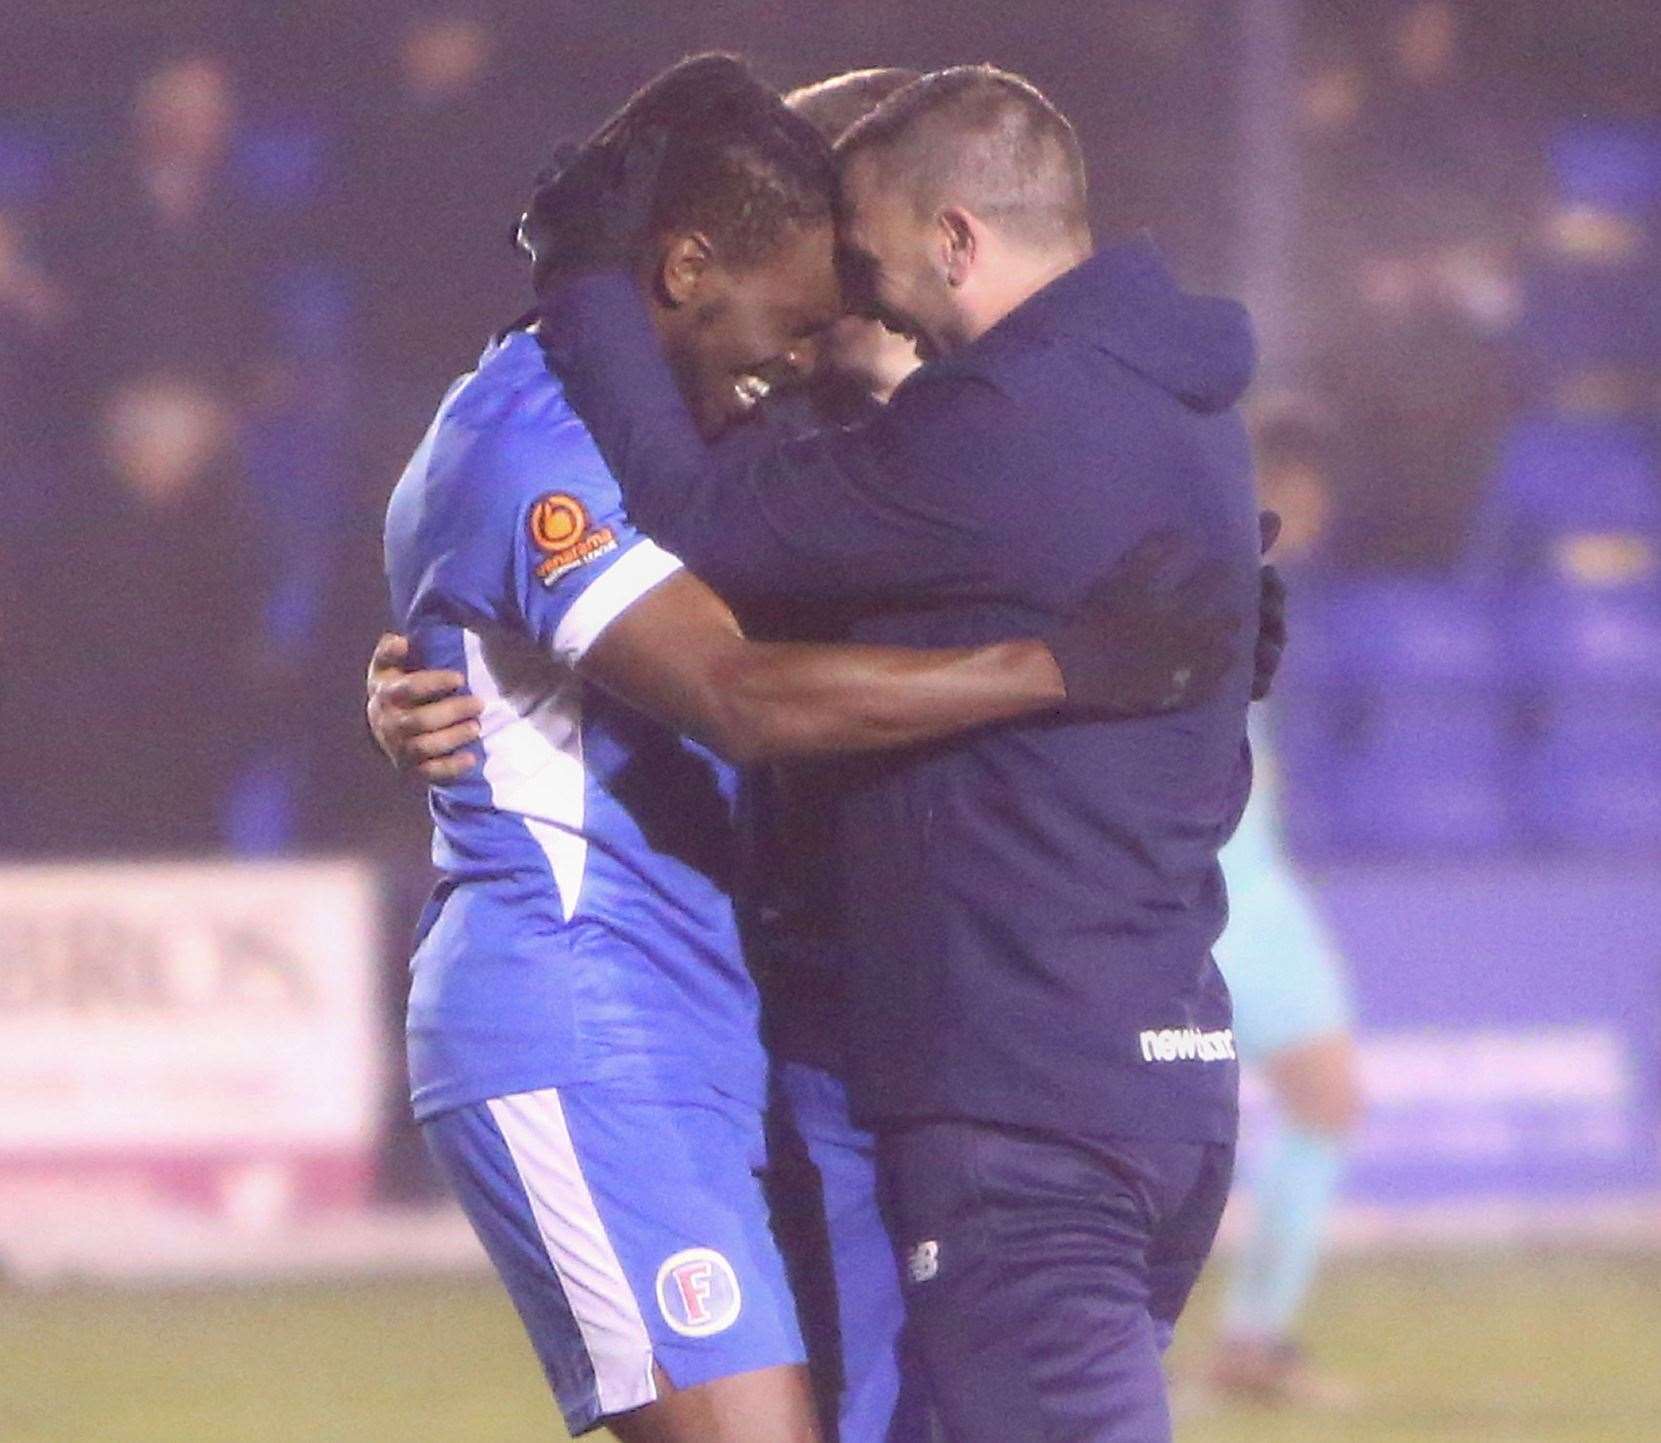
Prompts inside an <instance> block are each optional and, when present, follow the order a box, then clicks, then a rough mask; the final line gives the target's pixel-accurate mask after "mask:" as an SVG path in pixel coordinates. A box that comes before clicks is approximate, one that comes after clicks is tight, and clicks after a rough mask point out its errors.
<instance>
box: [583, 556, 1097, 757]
mask: <svg viewBox="0 0 1661 1443" xmlns="http://www.w3.org/2000/svg"><path fill="white" fill-rule="evenodd" d="M578 670H579V672H581V673H582V675H584V676H585V677H587V678H588V679H589V680H591V681H594V682H596V683H598V684H599V685H601V686H603V687H605V688H606V689H607V690H608V691H611V692H613V693H615V694H616V695H618V696H619V697H621V698H622V699H623V700H625V701H627V702H629V703H630V704H631V705H633V706H635V707H637V708H638V709H640V710H641V711H644V712H647V713H649V714H650V715H652V716H654V717H656V718H657V719H658V720H659V721H662V722H664V723H665V724H667V725H669V726H671V727H674V728H675V729H676V730H678V731H682V732H684V733H686V734H687V735H689V736H693V737H696V738H697V739H698V740H699V741H702V742H704V743H705V744H706V745H708V746H710V747H711V748H712V749H714V750H715V751H718V752H720V753H721V754H722V755H723V756H725V757H727V758H728V759H729V760H731V761H734V762H737V763H740V764H748V763H753V762H760V761H771V760H776V759H781V758H785V757H806V756H819V755H824V754H829V753H836V752H858V751H881V750H887V749H890V748H895V747H904V746H911V745H915V744H917V743H920V742H927V741H933V740H935V739H937V738H940V737H944V736H950V735H953V734H955V733H957V732H962V731H968V730H971V729H972V728H975V727H979V726H986V725H989V724H990V723H993V722H999V721H1008V720H1010V719H1012V718H1014V717H1019V716H1025V715H1028V714H1030V713H1035V712H1041V711H1052V710H1056V709H1058V708H1060V707H1061V706H1062V705H1063V704H1064V703H1065V702H1066V700H1067V692H1066V687H1065V684H1064V683H1063V681H1062V676H1061V672H1060V669H1059V668H1058V667H1057V665H1056V662H1055V658H1054V657H1053V656H1052V655H1051V652H1050V650H1049V648H1048V647H1047V646H1046V645H1045V644H1044V643H1043V642H1041V641H1037V640H1025V641H1009V642H1001V643H996V644H993V645H988V646H980V647H957V648H949V649H942V650H930V651H921V650H910V649H907V648H903V647H885V646H858V645H817V644H806V643H800V644H798V643H782V644H774V643H767V642H755V641H749V640H747V639H746V638H745V637H744V635H743V634H742V633H741V632H740V631H739V628H738V624H737V622H736V621H734V620H733V617H732V613H731V612H730V611H728V610H727V607H726V605H725V604H724V603H723V602H722V601H721V600H720V598H719V597H717V596H716V595H715V593H714V592H712V591H711V590H710V589H709V588H708V587H706V586H705V585H704V584H703V583H702V582H701V581H699V580H698V579H697V578H696V577H694V576H691V575H689V574H687V573H685V572H682V573H678V574H677V575H675V576H672V577H670V578H669V579H668V580H667V581H665V582H663V583H662V584H661V585H659V586H658V587H656V588H655V589H654V590H652V591H651V592H649V593H647V594H646V595H645V596H644V597H642V598H641V599H640V600H639V601H638V602H636V603H635V604H634V605H633V606H631V607H630V608H629V609H628V610H627V611H626V612H624V613H623V614H622V615H621V616H619V617H618V618H617V620H616V621H614V622H612V624H611V625H610V626H609V627H607V628H606V630H605V631H604V632H602V633H601V635H600V637H599V639H598V640H597V641H596V642H595V643H594V645H593V646H592V647H591V648H590V649H589V651H588V653H587V654H586V655H585V656H584V657H583V659H582V661H581V662H580V663H579V664H578Z"/></svg>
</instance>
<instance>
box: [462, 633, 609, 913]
mask: <svg viewBox="0 0 1661 1443" xmlns="http://www.w3.org/2000/svg"><path fill="white" fill-rule="evenodd" d="M461 637H462V647H463V650H464V652H465V655H466V658H467V686H468V689H469V690H470V691H471V692H472V693H473V695H474V696H476V697H478V699H479V700H480V701H482V702H483V703H484V711H483V713H482V714H481V715H480V717H479V746H480V749H481V750H482V751H483V752H484V767H483V771H484V780H485V783H486V785H487V786H488V787H489V788H490V800H491V803H492V805H494V806H495V807H496V809H497V810H498V811H501V812H506V813H509V814H511V815H513V816H516V817H518V818H519V819H520V820H521V821H523V822H524V824H525V828H526V830H527V831H529V832H530V834H531V837H532V839H533V840H534V841H535V842H536V844H537V846H539V847H540V848H541V849H542V855H543V856H545V857H546V858H547V859H548V869H549V870H550V871H551V872H552V873H553V874H554V885H555V887H557V888H558V889H559V901H560V907H561V909H562V910H563V911H564V913H565V920H566V921H568V922H569V921H570V920H571V918H572V917H573V916H575V915H576V911H577V899H578V896H579V895H580V894H581V892H582V884H583V873H584V872H585V871H586V870H587V867H588V839H587V838H586V837H584V836H583V834H582V825H583V814H584V810H585V808H586V804H587V790H588V776H587V772H586V770H585V768H584V766H583V737H582V720H583V704H582V683H581V682H580V681H579V680H578V679H577V677H576V675H575V673H573V672H570V671H567V670H566V669H565V668H564V667H562V666H560V664H559V663H558V662H556V661H554V660H553V659H552V658H550V657H549V656H548V655H547V654H546V653H544V652H543V651H542V650H541V649H540V648H539V647H537V646H536V645H535V644H534V643H532V642H531V641H530V640H529V638H526V637H522V636H519V635H517V634H514V633H508V632H492V633H491V634H490V635H489V637H488V638H486V637H484V636H482V635H480V634H479V633H478V632H474V631H463V632H462V634H461Z"/></svg>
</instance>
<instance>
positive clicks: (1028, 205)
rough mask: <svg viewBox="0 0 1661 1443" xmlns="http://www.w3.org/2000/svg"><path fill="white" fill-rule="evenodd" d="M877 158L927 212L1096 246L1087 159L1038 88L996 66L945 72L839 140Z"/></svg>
mask: <svg viewBox="0 0 1661 1443" xmlns="http://www.w3.org/2000/svg"><path fill="white" fill-rule="evenodd" d="M836 150H837V156H838V158H839V159H840V160H841V161H842V163H843V165H844V166H847V165H848V164H850V163H852V162H853V161H854V160H855V159H856V158H870V159H872V160H874V161H875V162H876V163H877V164H879V165H880V166H881V167H882V173H883V177H884V181H885V183H888V184H892V185H894V186H897V187H900V188H902V189H903V190H904V191H905V192H907V193H908V194H909V195H910V196H911V198H912V201H913V203H914V205H915V207H916V209H917V211H918V213H919V215H927V214H931V213H933V212H934V211H936V210H938V209H940V208H941V207H943V206H948V205H956V206H961V207H963V208H964V209H965V210H968V211H971V212H973V213H974V214H975V215H977V216H979V217H980V218H981V219H983V220H985V221H987V222H988V223H990V224H993V225H996V226H998V227H1000V228H1001V229H1003V230H1004V231H1006V232H1007V233H1009V234H1010V235H1011V236H1012V237H1018V238H1020V239H1021V240H1023V241H1025V242H1027V243H1028V244H1031V245H1033V246H1038V247H1047V246H1051V245H1058V244H1077V243H1079V242H1080V241H1083V242H1085V243H1088V237H1089V230H1090V221H1089V210H1088V197H1087V191H1086V185H1085V175H1084V158H1083V156H1082V154H1081V152H1080V150H1079V143H1078V137H1077V136H1076V135H1075V134H1074V133H1073V127H1072V125H1071V124H1069V122H1068V120H1067V118H1066V117H1065V116H1064V115H1062V114H1061V112H1060V111H1059V110H1057V109H1056V108H1055V106H1053V105H1052V104H1051V103H1050V102H1049V101H1048V100H1047V99H1045V97H1044V96H1043V95H1042V94H1041V93H1040V92H1039V90H1038V89H1037V87H1035V86H1034V85H1032V84H1031V83H1030V82H1028V81H1026V80H1023V79H1022V78H1021V77H1020V76H1018V75H1012V74H1010V73H1009V72H1008V71H1006V70H998V69H995V68H994V67H993V66H990V65H962V66H957V67H955V68H953V69H950V70H937V71H934V72H932V73H930V74H928V75H924V76H922V77H921V78H919V79H917V80H915V81H913V82H912V83H911V84H909V85H906V86H903V87H901V88H900V89H898V90H896V91H895V92H894V93H893V94H892V95H890V96H889V97H888V98H887V99H886V100H885V101H883V102H882V103H881V104H880V105H878V106H877V108H876V109H875V110H873V111H872V112H871V113H870V114H869V115H867V116H866V117H865V118H864V119H862V120H859V121H857V122H855V123H854V124H853V126H852V127H851V128H850V129H849V130H848V131H847V132H846V133H844V134H842V135H841V136H840V137H839V138H838V140H837V143H836Z"/></svg>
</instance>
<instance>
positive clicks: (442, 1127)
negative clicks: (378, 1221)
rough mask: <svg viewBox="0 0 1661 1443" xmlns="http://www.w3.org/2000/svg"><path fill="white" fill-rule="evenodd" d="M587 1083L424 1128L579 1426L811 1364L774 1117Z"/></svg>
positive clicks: (496, 1102) (568, 1416)
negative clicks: (777, 1180) (773, 1222)
mask: <svg viewBox="0 0 1661 1443" xmlns="http://www.w3.org/2000/svg"><path fill="white" fill-rule="evenodd" d="M642 1092H643V1089H635V1088H619V1087H617V1086H615V1085H610V1084H606V1085H601V1084H583V1085H577V1086H572V1087H561V1088H543V1089H540V1090H538V1091H535V1092H522V1093H516V1094H514V1095H512V1096H509V1097H496V1098H491V1099H490V1100H489V1101H486V1102H481V1103H475V1104H473V1105H471V1106H467V1107H460V1108H456V1109H454V1110H453V1111H450V1112H445V1113H442V1114H440V1115H439V1116H437V1117H434V1118H432V1119H430V1120H429V1121H427V1122H426V1123H425V1124H424V1125H423V1131H424V1132H425V1134H426V1138H427V1143H428V1146H429V1147H430V1148H431V1150H432V1152H433V1155H434V1156H435V1157H436V1158H437V1160H438V1162H439V1165H440V1167H441V1168H442V1169H443V1171H444V1173H445V1176H446V1177H447V1178H448V1180H449V1182H450V1186H451V1187H452V1188H453V1189H454V1191H455V1194H456V1197H457V1198H458V1199H459V1201H460V1202H461V1205H462V1208H463V1209H464V1210H465V1212H466V1213H467V1216H468V1218H469V1220H470V1221H471V1222H472V1224H473V1228H474V1231H475V1232H477V1233H478V1236H479V1240H480V1241H481V1242H482V1243H483V1244H484V1248H485V1251H486V1252H487V1253H488V1254H489V1255H490V1259H491V1261H492V1262H493V1263H494V1264H495V1266H496V1271H497V1272H498V1273H499V1274H500V1276H501V1278H502V1281H503V1283H504V1284H505V1285H506V1286H507V1290H508V1293H509V1295H510V1296H511V1297H512V1299H513V1302H514V1306H515V1307H516V1308H517V1309H518V1311H519V1316H520V1319H521V1320H522V1321H523V1323H524V1325H525V1329H526V1331H527V1332H528V1333H529V1334H530V1339H531V1345H532V1347H533V1348H534V1349H535V1350H536V1354H537V1357H538V1359H539V1360H540V1362H541V1364H542V1368H543V1371H544V1373H545V1374H546V1375H547V1378H548V1382H549V1385H550V1386H551V1387H552V1388H553V1391H554V1395H555V1397H556V1398H557V1399H558V1401H559V1406H560V1410H561V1412H562V1413H563V1414H564V1416H565V1425H566V1427H567V1429H568V1430H569V1431H570V1432H571V1433H572V1434H573V1435H575V1434H578V1433H582V1432H585V1431H587V1430H589V1429H592V1428H594V1427H596V1426H598V1425H599V1424H600V1423H601V1422H602V1421H603V1420H604V1419H605V1418H607V1417H609V1416H610V1415H612V1414H616V1413H624V1412H628V1411H629V1410H631V1409H634V1408H639V1407H642V1406H643V1405H645V1404H647V1403H650V1402H653V1401H654V1400H655V1399H656V1398H657V1396H658V1385H657V1381H656V1377H655V1370H657V1369H661V1370H662V1372H663V1374H664V1375H665V1376H667V1378H668V1379H669V1381H670V1383H671V1384H672V1385H673V1386H674V1387H676V1388H691V1387H696V1386H697V1385H698V1384H700V1383H707V1382H711V1381H713V1380H714V1379H717V1378H723V1377H728V1376H732V1375H735V1374H739V1373H748V1372H752V1371H754V1370H756V1369H760V1368H770V1367H776V1366H780V1365H784V1364H800V1363H803V1362H805V1361H806V1355H805V1352H804V1350H803V1346H802V1338H801V1332H800V1329H799V1327H798V1325H797V1321H796V1312H795V1305H794V1303H793V1301H792V1299H791V1296H790V1291H789V1287H788V1285H787V1283H786V1280H785V1270H784V1264H783V1261H782V1260H781V1258H780V1255H779V1251H778V1247H777V1244H776V1243H775V1242H774V1239H773V1234H772V1230H771V1227H770V1224H769V1218H768V1210H767V1203H766V1200H765V1198H764V1195H763V1191H762V1182H761V1173H762V1171H763V1169H764V1166H765V1162H766V1145H765V1141H764V1132H763V1125H762V1117H761V1114H760V1113H759V1112H758V1111H757V1110H756V1109H755V1108H753V1107H750V1106H747V1105H745V1104H743V1103H741V1102H738V1101H736V1100H734V1099H731V1098H727V1097H725V1096H723V1095H721V1094H720V1093H717V1092H715V1091H713V1090H712V1089H702V1090H700V1089H687V1090H682V1091H679V1092H677V1093H676V1094H675V1095H673V1096H650V1095H642Z"/></svg>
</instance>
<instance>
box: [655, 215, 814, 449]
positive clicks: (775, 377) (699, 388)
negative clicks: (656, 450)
mask: <svg viewBox="0 0 1661 1443" xmlns="http://www.w3.org/2000/svg"><path fill="white" fill-rule="evenodd" d="M683 244H684V243H683ZM673 251H674V248H673V247H672V248H671V256H670V258H669V260H668V261H667V262H666V268H665V271H664V273H663V275H664V278H663V285H664V287H665V289H669V290H674V288H676V287H677V286H679V287H680V288H681V289H680V291H679V293H678V294H677V295H676V296H675V300H676V302H677V303H676V304H675V305H674V306H673V307H672V308H671V309H670V310H669V311H667V312H660V315H659V319H660V325H661V327H662V329H663V334H664V342H665V346H666V349H667V351H668V354H669V359H670V362H671V364H672V365H673V367H674V369H675V376H676V379H677V381H678V382H679V383H680V388H681V391H682V393H683V394H684V395H685V397H686V400H687V404H688V406H689V407H690V408H691V410H692V414H693V418H694V419H695V420H696V422H697V424H698V429H699V430H700V431H701V432H703V434H704V435H705V436H715V435H718V434H719V433H720V432H722V431H724V430H725V429H726V428H727V427H729V426H731V425H732V424H733V423H734V422H736V421H739V420H742V419H743V418H744V417H745V416H747V415H748V414H749V413H750V411H751V410H752V409H753V408H754V407H755V404H756V402H757V401H758V400H759V399H760V398H761V397H762V396H763V395H765V394H766V392H767V390H768V389H769V388H770V387H771V386H772V385H775V384H778V383H779V382H780V381H783V380H786V379H794V377H795V374H796V370H797V365H796V361H795V360H794V358H793V352H794V351H795V350H796V348H798V347H799V346H800V345H801V344H802V342H803V341H805V340H806V339H808V338H809V337H812V336H814V335H816V334H817V333H818V332H820V331H822V330H823V329H824V328H825V327H826V326H828V325H829V324H830V323H831V322H832V321H834V320H835V319H836V318H837V317H838V316H840V315H841V314H842V293H841V289H840V287H839V285H838V283H837V277H836V268H835V264H834V255H835V237H834V235H833V232H832V229H831V227H830V225H829V224H828V223H826V224H821V225H810V226H803V227H801V228H800V229H797V230H794V231H792V232H790V233H789V235H788V236H787V237H786V239H785V241H784V242H783V243H782V244H781V245H780V246H779V247H778V248H777V250H775V251H774V252H773V253H772V254H771V255H769V256H768V257H767V258H766V259H765V260H762V261H760V262H758V263H755V264H751V265H744V266H728V265H725V264H723V262H722V261H721V259H720V258H719V256H718V255H716V254H714V253H713V252H711V251H708V250H707V249H706V251H705V253H704V255H703V257H702V259H701V260H700V261H698V263H697V264H696V265H694V266H692V267H691V268H690V271H686V270H684V269H683V270H677V269H676V264H677V262H676V259H675V256H674V253H673Z"/></svg>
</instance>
